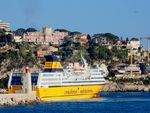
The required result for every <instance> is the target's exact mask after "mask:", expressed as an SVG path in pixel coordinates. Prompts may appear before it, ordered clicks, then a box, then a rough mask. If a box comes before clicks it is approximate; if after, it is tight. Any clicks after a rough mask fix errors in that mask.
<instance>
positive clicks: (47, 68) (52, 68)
mask: <svg viewBox="0 0 150 113" xmlns="http://www.w3.org/2000/svg"><path fill="white" fill-rule="evenodd" d="M45 59H46V61H45V64H44V72H56V71H59V72H60V71H63V67H62V65H61V63H60V61H59V60H58V58H57V57H56V56H51V55H48V56H45Z"/></svg>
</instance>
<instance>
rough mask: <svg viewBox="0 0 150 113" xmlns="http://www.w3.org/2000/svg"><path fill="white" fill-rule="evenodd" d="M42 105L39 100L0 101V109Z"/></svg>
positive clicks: (10, 99) (5, 99)
mask: <svg viewBox="0 0 150 113" xmlns="http://www.w3.org/2000/svg"><path fill="white" fill-rule="evenodd" d="M39 103H42V102H41V100H39V99H36V100H26V99H15V100H14V99H13V98H9V99H8V98H3V99H0V107H3V106H17V105H32V104H39Z"/></svg>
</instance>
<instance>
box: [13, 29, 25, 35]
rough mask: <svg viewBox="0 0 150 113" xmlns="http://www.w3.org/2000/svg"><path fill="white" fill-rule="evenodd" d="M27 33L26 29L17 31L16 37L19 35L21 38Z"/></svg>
mask: <svg viewBox="0 0 150 113" xmlns="http://www.w3.org/2000/svg"><path fill="white" fill-rule="evenodd" d="M25 32H26V30H25V29H24V28H19V29H17V30H16V31H15V34H16V35H19V36H23V34H24V33H25Z"/></svg>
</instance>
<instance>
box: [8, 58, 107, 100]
mask: <svg viewBox="0 0 150 113" xmlns="http://www.w3.org/2000/svg"><path fill="white" fill-rule="evenodd" d="M45 58H46V61H45V65H44V70H43V72H39V73H32V72H31V74H30V75H31V76H30V79H29V80H30V82H31V88H32V89H31V90H33V91H35V92H36V96H37V97H38V98H40V99H41V100H43V101H62V100H77V99H90V98H95V97H97V96H98V95H99V93H100V92H101V90H102V88H103V87H104V84H105V79H104V76H105V72H104V70H102V69H101V68H100V67H99V66H97V67H94V68H88V67H87V63H86V62H85V60H84V59H83V61H84V66H82V67H80V68H68V69H63V67H62V65H61V63H60V62H59V60H58V58H57V57H55V56H46V57H45ZM24 76H25V73H23V72H21V73H20V72H17V73H16V72H13V73H11V75H10V77H9V82H8V93H9V94H11V93H20V92H21V91H22V90H23V84H24Z"/></svg>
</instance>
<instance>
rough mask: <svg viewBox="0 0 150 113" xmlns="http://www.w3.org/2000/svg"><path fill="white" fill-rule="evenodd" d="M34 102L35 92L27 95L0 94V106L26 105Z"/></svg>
mask: <svg viewBox="0 0 150 113" xmlns="http://www.w3.org/2000/svg"><path fill="white" fill-rule="evenodd" d="M36 100H37V99H36V93H35V92H31V93H28V94H25V93H24V94H0V106H3V105H19V104H28V103H31V102H34V101H36Z"/></svg>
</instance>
